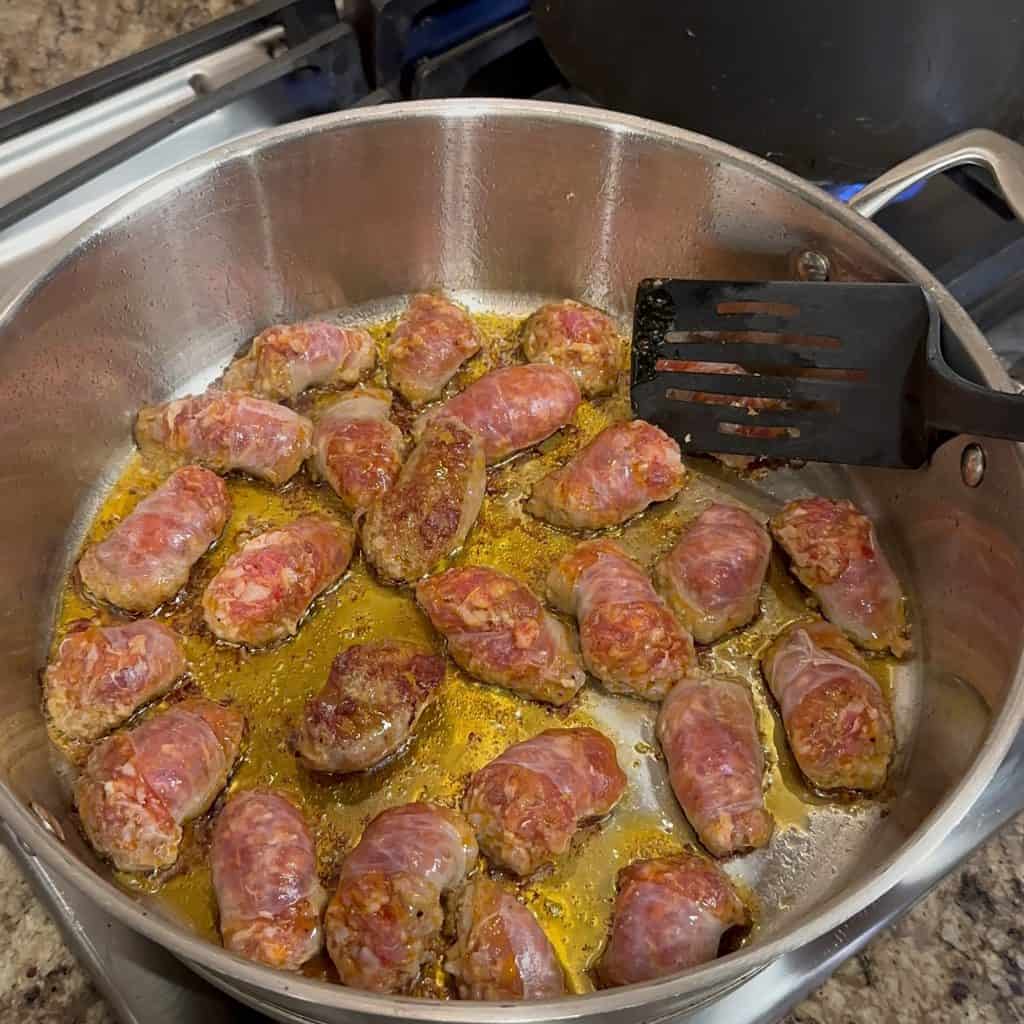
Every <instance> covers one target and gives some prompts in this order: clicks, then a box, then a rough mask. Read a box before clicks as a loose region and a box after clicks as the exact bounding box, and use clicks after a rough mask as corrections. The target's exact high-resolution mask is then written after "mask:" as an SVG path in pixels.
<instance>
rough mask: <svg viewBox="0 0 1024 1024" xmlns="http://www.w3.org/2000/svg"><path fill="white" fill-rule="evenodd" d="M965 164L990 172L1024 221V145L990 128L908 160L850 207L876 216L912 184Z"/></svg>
mask: <svg viewBox="0 0 1024 1024" xmlns="http://www.w3.org/2000/svg"><path fill="white" fill-rule="evenodd" d="M964 164H973V165H975V166H977V167H984V168H985V169H986V170H987V171H989V173H990V174H991V175H992V177H993V178H995V180H996V183H997V184H998V185H999V188H1000V190H1001V191H1002V193H1003V198H1004V199H1005V200H1006V202H1007V205H1008V206H1009V207H1010V208H1011V209H1012V210H1013V212H1014V213H1015V214H1016V215H1017V218H1018V219H1019V220H1022V221H1024V146H1021V145H1019V144H1018V143H1016V142H1013V141H1012V140H1011V139H1008V138H1006V137H1005V136H1003V135H1000V134H999V133H998V132H993V131H989V129H987V128H976V129H974V130H973V131H969V132H963V133H961V134H960V135H954V136H953V137H952V138H950V139H946V141H945V142H939V143H937V144H936V145H934V146H930V147H929V148H928V149H926V150H924V151H922V152H921V153H918V154H917V155H916V156H912V157H910V158H909V159H908V160H904V161H903V163H901V164H897V165H896V166H895V167H893V168H891V169H890V170H888V171H886V172H885V174H883V175H882V176H881V177H879V178H876V179H875V180H874V181H873V182H871V184H870V185H865V186H864V188H862V189H861V190H860V192H858V193H857V194H856V195H855V196H854V197H853V198H852V199H851V200H850V201H849V206H850V207H851V208H852V209H854V210H856V211H857V212H858V213H860V214H862V215H863V216H865V217H874V215H875V214H876V213H878V211H879V210H881V209H882V207H883V206H885V205H886V203H889V202H890V201H891V200H893V199H895V198H896V196H898V195H899V194H900V193H901V192H903V191H904V190H905V189H907V188H909V187H910V186H911V185H916V184H917V182H919V181H924V180H926V179H927V178H931V177H933V176H934V175H936V174H939V173H941V172H942V171H948V170H949V169H950V168H951V167H961V166H963V165H964Z"/></svg>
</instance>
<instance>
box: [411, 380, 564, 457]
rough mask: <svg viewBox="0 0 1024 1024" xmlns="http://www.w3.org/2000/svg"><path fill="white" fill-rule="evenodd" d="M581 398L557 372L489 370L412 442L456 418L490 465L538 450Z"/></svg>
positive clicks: (427, 416) (418, 428)
mask: <svg viewBox="0 0 1024 1024" xmlns="http://www.w3.org/2000/svg"><path fill="white" fill-rule="evenodd" d="M579 404H580V392H579V388H577V387H576V382H575V381H574V380H573V379H572V377H571V376H570V375H569V374H568V373H566V372H565V370H561V369H559V368H558V367H557V366H544V365H527V366H506V367H503V368H502V369H500V370H491V372H490V373H485V374H484V375H483V376H482V377H481V378H480V379H479V380H477V381H474V382H473V383H472V384H470V385H469V387H468V388H466V390H465V391H462V392H460V393H459V394H457V395H456V396H455V397H454V398H449V399H448V401H447V402H445V403H444V405H441V406H439V407H438V408H437V409H432V410H431V411H430V412H426V413H424V414H423V415H422V416H420V417H419V419H418V420H417V421H416V423H415V424H414V426H413V433H414V435H415V436H416V437H419V435H420V434H421V433H422V432H423V428H424V427H425V426H426V424H427V423H429V422H430V420H432V419H434V418H435V417H437V416H454V417H455V418H456V419H458V420H461V421H462V422H463V423H465V425H466V426H467V427H469V428H470V430H473V431H475V432H476V433H477V434H479V435H480V438H481V439H482V440H483V443H484V456H485V457H486V459H487V463H488V465H493V464H494V463H495V462H500V461H501V460H502V459H505V458H507V457H508V456H509V455H513V454H515V453H516V452H519V451H522V450H523V449H524V448H532V447H533V446H534V445H536V444H540V442H541V441H543V440H544V439H545V438H546V437H550V436H551V435H552V434H553V433H554V432H555V431H556V430H560V429H561V428H562V427H564V426H565V425H566V424H567V423H571V422H572V417H573V414H574V413H575V412H576V408H577V406H578V405H579Z"/></svg>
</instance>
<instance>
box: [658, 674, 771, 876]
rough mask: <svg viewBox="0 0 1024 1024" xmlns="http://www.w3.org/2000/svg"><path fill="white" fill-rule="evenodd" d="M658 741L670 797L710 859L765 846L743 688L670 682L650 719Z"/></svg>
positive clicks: (765, 824) (753, 738)
mask: <svg viewBox="0 0 1024 1024" xmlns="http://www.w3.org/2000/svg"><path fill="white" fill-rule="evenodd" d="M657 734H658V742H659V743H660V744H661V749H662V750H663V751H664V753H665V760H666V761H667V762H668V773H669V778H670V779H671V780H672V789H673V790H674V791H675V794H676V798H677V799H678V800H679V803H680V805H681V806H682V808H683V810H684V811H685V812H686V817H687V818H688V819H689V821H690V824H691V825H693V827H694V830H695V831H696V833H697V835H698V836H699V837H700V841H701V842H702V843H703V844H704V846H705V847H707V849H708V850H709V851H710V852H711V853H713V854H714V855H715V856H716V857H728V856H731V855H732V854H734V853H741V852H743V851H745V850H751V849H755V848H756V847H760V846H765V845H767V843H768V840H769V839H771V836H772V830H773V828H774V822H773V821H772V816H771V815H770V814H769V813H768V811H767V810H766V809H765V806H764V751H763V749H762V747H761V737H760V735H759V734H758V731H757V720H756V718H755V717H754V704H753V701H752V700H751V697H750V691H749V690H748V689H747V687H746V686H745V685H744V684H743V683H739V682H734V681H733V680H731V679H701V678H697V677H692V678H690V679H684V680H683V681H682V682H679V683H676V685H675V686H674V687H673V688H672V691H671V693H669V695H668V696H667V697H666V698H665V703H664V704H662V706H661V712H660V714H659V715H658V725H657Z"/></svg>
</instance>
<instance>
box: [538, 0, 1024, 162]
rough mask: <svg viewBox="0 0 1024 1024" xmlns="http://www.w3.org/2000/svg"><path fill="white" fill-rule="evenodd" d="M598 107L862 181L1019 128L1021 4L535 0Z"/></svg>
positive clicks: (556, 48)
mask: <svg viewBox="0 0 1024 1024" xmlns="http://www.w3.org/2000/svg"><path fill="white" fill-rule="evenodd" d="M533 10H534V15H535V17H536V20H537V24H538V26H539V29H540V33H541V36H542V38H543V40H544V42H545V44H546V45H547V47H548V49H549V51H550V52H551V54H552V56H553V57H554V59H555V61H556V62H557V63H558V65H559V66H560V68H561V69H562V72H563V73H564V74H565V76H566V77H567V78H568V79H569V81H570V82H572V84H573V85H575V86H577V87H578V88H580V89H582V90H583V91H584V92H586V93H588V94H589V95H590V96H592V97H593V98H594V99H595V100H596V101H597V102H598V103H600V104H602V105H604V106H608V107H613V108H616V109H619V110H623V111H627V112H629V113H634V114H641V115H644V116H646V117H652V118H655V119H657V120H659V121H667V122H669V123H671V124H677V125H680V126H681V127H684V128H690V129H693V130H695V131H699V132H703V133H705V134H707V135H711V136H714V137H715V138H719V139H723V140H724V141H726V142H730V143H733V144H734V145H736V146H740V147H742V148H743V149H747V150H752V151H753V152H755V153H759V154H760V155H762V156H766V157H768V158H769V159H771V160H773V161H775V162H776V163H779V164H782V165H783V166H785V167H788V168H789V169H790V170H794V171H796V172H798V173H800V174H803V175H804V176H806V177H810V178H812V179H814V180H817V181H828V182H858V181H866V180H868V179H870V178H872V177H874V176H876V175H877V174H879V173H880V172H881V171H882V170H884V169H885V168H887V167H890V166H892V165H893V164H895V163H897V162H898V161H900V160H903V159H905V158H906V157H908V156H909V155H911V154H912V153H916V152H918V151H919V150H922V149H924V148H926V147H927V146H930V145H932V144H933V143H935V142H938V141H939V140H941V139H945V138H947V137H948V136H950V135H953V134H955V133H956V132H959V131H963V130H965V129H967V128H979V127H987V128H994V129H996V130H997V131H1000V132H1002V133H1003V134H1005V135H1009V136H1011V137H1012V138H1018V139H1019V138H1021V137H1022V136H1024V4H1022V3H1021V0H975V2H973V3H967V2H964V0H890V2H888V3H880V2H878V0H847V2H845V3H841V2H837V0H781V2H775V3H772V2H770V0H725V2H721V0H703V2H697V0H632V2H630V3H623V0H534V3H533Z"/></svg>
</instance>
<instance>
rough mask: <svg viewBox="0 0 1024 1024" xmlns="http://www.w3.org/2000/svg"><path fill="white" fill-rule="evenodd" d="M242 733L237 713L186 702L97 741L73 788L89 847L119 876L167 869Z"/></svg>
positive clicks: (223, 775) (222, 777)
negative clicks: (185, 828) (109, 862)
mask: <svg viewBox="0 0 1024 1024" xmlns="http://www.w3.org/2000/svg"><path fill="white" fill-rule="evenodd" d="M244 731H245V719H244V718H243V717H242V715H241V713H240V712H238V711H235V710H234V709H232V708H226V707H223V706H222V705H220V704H215V703H213V702H212V701H209V700H204V699H202V698H193V699H190V700H186V701H182V702H181V703H180V704H175V705H173V706H172V707H169V708H167V709H166V710H164V711H160V712H158V713H157V714H155V715H152V716H151V717H149V718H147V719H146V720H145V721H144V722H142V723H141V724H139V725H137V726H135V727H134V728H132V729H129V730H127V731H126V732H120V733H115V734H114V735H113V736H110V737H108V738H107V739H105V740H102V741H101V742H100V743H99V744H98V745H97V746H96V747H95V748H94V749H93V752H92V753H91V754H90V755H89V760H88V761H87V762H86V765H85V769H84V771H83V772H82V774H81V775H80V776H79V778H78V781H77V783H76V784H75V803H76V805H77V807H78V813H79V815H80V817H81V819H82V827H83V828H84V830H85V834H86V836H87V837H88V839H89V842H90V843H92V845H93V847H94V848H95V849H96V851H97V852H98V853H100V854H102V855H103V856H105V857H109V858H110V860H112V861H113V862H114V865H115V866H116V867H117V868H119V869H120V870H121V871H153V870H155V869H157V868H165V867H169V866H170V865H171V864H173V863H174V862H175V860H177V857H178V849H179V847H180V846H181V839H182V825H183V824H184V823H185V822H187V821H189V820H191V819H192V818H195V817H198V816H199V815H200V814H204V813H205V812H206V811H207V810H209V808H210V805H211V804H212V803H213V801H214V800H215V799H216V797H217V794H218V793H219V792H220V791H221V790H222V789H223V788H224V784H225V783H226V782H227V780H228V776H229V775H230V774H231V769H232V768H233V767H234V764H235V759H236V758H237V757H238V752H239V747H240V746H241V742H242V735H243V733H244Z"/></svg>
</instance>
